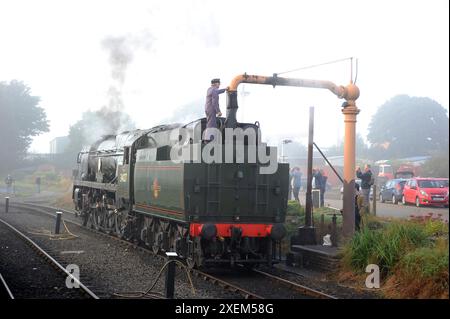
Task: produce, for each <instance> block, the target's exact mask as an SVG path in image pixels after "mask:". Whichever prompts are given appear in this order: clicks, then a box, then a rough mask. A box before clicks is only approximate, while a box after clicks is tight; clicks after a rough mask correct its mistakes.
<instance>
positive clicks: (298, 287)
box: [253, 269, 338, 299]
mask: <svg viewBox="0 0 450 319" xmlns="http://www.w3.org/2000/svg"><path fill="white" fill-rule="evenodd" d="M253 271H254V272H256V273H258V274H260V275H262V276H265V277H267V278H270V279H271V280H274V281H278V282H280V283H282V284H283V285H285V286H288V287H289V288H291V289H293V290H296V291H298V292H300V293H303V294H305V295H307V296H311V297H315V298H319V299H338V298H337V297H335V296H332V295H329V294H326V293H324V292H321V291H318V290H315V289H312V288H309V287H306V286H304V285H300V284H298V283H296V282H292V281H290V280H287V279H284V278H281V277H279V276H276V275H272V274H269V273H267V272H265V271H261V270H258V269H253Z"/></svg>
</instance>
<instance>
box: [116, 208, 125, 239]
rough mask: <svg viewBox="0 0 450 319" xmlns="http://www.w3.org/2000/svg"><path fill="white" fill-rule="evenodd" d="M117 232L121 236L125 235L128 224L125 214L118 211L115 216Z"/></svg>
mask: <svg viewBox="0 0 450 319" xmlns="http://www.w3.org/2000/svg"><path fill="white" fill-rule="evenodd" d="M114 226H115V233H116V235H117V236H118V237H119V238H124V237H125V228H126V226H127V218H126V216H125V215H124V214H122V213H118V214H116V215H115V216H114Z"/></svg>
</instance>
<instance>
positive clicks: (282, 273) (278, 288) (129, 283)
mask: <svg viewBox="0 0 450 319" xmlns="http://www.w3.org/2000/svg"><path fill="white" fill-rule="evenodd" d="M41 204H45V203H43V202H42V203H41ZM1 209H2V208H1V206H0V211H1ZM20 211H21V212H22V214H23V212H24V211H25V210H24V209H20ZM12 215H13V214H12ZM28 215H35V216H36V217H34V218H35V219H36V218H37V219H42V218H43V216H42V215H41V214H39V213H33V212H28ZM64 218H65V219H68V220H73V221H75V222H77V223H80V222H81V221H80V219H79V218H76V217H75V216H74V215H73V214H68V213H65V214H64ZM44 219H45V220H48V221H47V222H46V225H49V226H48V227H50V228H48V229H53V227H54V220H51V219H50V218H44ZM49 221H50V223H49ZM74 227H75V226H72V225H70V224H69V228H70V230H71V231H72V232H74V231H73V228H74ZM76 229H77V231H76V234H77V235H80V234H79V233H81V234H82V235H85V236H87V238H89V239H84V240H85V241H84V242H85V244H84V242H83V243H80V244H79V245H78V246H74V248H73V249H70V250H84V249H80V248H76V247H84V246H83V245H86V246H87V247H91V246H93V247H91V248H90V249H92V250H93V251H96V252H97V254H107V256H108V257H107V258H103V259H102V261H100V262H98V263H97V262H95V263H97V266H95V265H94V264H95V263H92V265H90V263H89V261H88V260H85V259H86V258H84V259H83V257H85V256H83V255H85V254H86V252H83V253H79V254H78V256H74V257H77V258H78V259H80V260H82V262H83V264H84V263H86V262H88V267H86V270H84V271H86V272H87V273H90V271H93V274H94V275H93V276H90V277H89V279H90V281H93V285H94V286H95V287H100V288H101V289H102V290H104V291H106V292H107V293H106V296H107V297H111V291H113V292H126V291H136V290H143V289H145V288H146V287H149V286H150V284H151V283H153V281H154V280H155V278H156V276H157V274H158V272H159V270H160V268H161V267H162V266H163V264H164V261H163V260H161V259H160V258H158V257H156V256H152V255H151V254H148V253H144V252H142V251H141V250H140V249H135V248H132V247H130V246H128V245H126V244H123V243H121V242H119V241H115V240H112V239H110V238H106V237H104V236H99V235H96V234H94V233H92V232H91V231H89V230H86V229H83V228H80V227H76ZM83 238H84V237H83V236H81V237H80V238H79V239H76V240H69V241H68V242H76V241H81V240H83ZM91 238H92V239H91ZM91 241H92V242H95V243H96V244H95V245H94V244H93V243H92V242H91ZM68 250H69V249H68ZM117 250H118V251H117ZM114 251H115V252H114ZM120 254H122V256H120ZM130 254H131V255H133V256H134V257H133V258H130V257H129V255H130ZM136 255H137V256H136ZM66 257H67V256H66ZM121 258H125V259H126V260H127V261H128V260H130V262H128V263H127V261H125V262H124V261H120V260H118V259H121ZM78 259H77V260H78ZM135 259H137V260H138V261H136V260H135ZM106 260H107V262H108V264H110V263H113V266H111V267H110V266H107V265H106V264H105V263H106ZM114 260H118V261H117V262H114ZM103 265H104V266H103ZM103 269H110V271H111V275H112V274H114V271H120V273H121V274H122V273H124V274H126V277H124V278H118V279H117V280H118V282H114V276H113V275H112V276H110V275H109V274H107V273H106V271H104V270H103ZM121 269H122V270H121ZM139 269H140V270H141V271H139ZM259 269H261V270H262V271H265V272H268V273H271V274H273V275H276V276H279V277H281V278H283V279H286V280H290V281H293V282H295V283H298V284H301V285H305V286H307V287H310V288H312V289H316V290H318V291H320V292H324V293H327V294H330V295H333V296H336V297H338V298H364V299H366V298H369V299H370V298H379V297H378V295H377V294H376V293H374V292H372V291H367V290H364V289H353V288H349V287H344V286H341V285H339V284H338V283H337V282H335V281H334V280H330V277H329V276H328V275H327V274H326V273H323V272H318V271H312V270H307V269H300V268H292V267H287V266H285V265H284V264H278V265H276V266H275V267H274V268H268V267H265V266H261V267H260V268H259ZM124 270H125V272H124ZM82 272H83V270H82ZM205 272H208V273H210V274H212V275H213V276H217V277H218V278H220V279H222V280H225V281H227V282H230V283H234V284H235V285H237V286H239V287H242V288H244V289H246V290H248V291H250V292H253V293H255V294H258V295H260V296H262V297H265V298H274V299H279V298H282V299H297V298H299V299H301V298H309V297H306V296H304V295H302V294H301V293H299V292H296V291H292V290H290V289H288V288H287V287H286V286H285V285H283V284H280V283H277V282H276V281H273V280H271V279H268V278H266V277H264V276H262V275H260V274H257V273H251V272H248V271H244V270H242V269H235V270H229V269H219V270H205ZM98 273H100V275H97V274H98ZM82 276H83V274H82ZM121 276H122V275H121ZM136 276H137V277H136ZM97 277H98V278H105V277H106V278H105V280H111V282H109V283H102V284H99V283H98V281H99V280H98V279H96V280H91V278H97ZM111 277H112V279H111ZM117 277H118V276H117ZM162 277H163V278H161V279H160V281H159V282H158V284H157V285H156V287H155V289H154V291H157V292H160V293H162V292H163V291H164V275H163V276H162ZM139 278H140V279H141V280H139ZM192 280H193V281H194V286H195V288H196V290H197V291H196V295H193V294H192V292H191V289H190V285H189V283H188V281H187V280H186V275H185V273H184V271H183V270H182V269H177V282H176V285H175V287H176V288H175V289H176V298H241V296H240V295H238V294H234V293H231V292H226V291H224V290H223V289H222V288H219V287H217V286H215V285H213V284H211V283H208V282H205V281H203V280H201V279H198V278H197V277H195V276H194V277H193V278H192ZM123 281H124V283H123V284H122V283H121V282H123ZM134 282H137V283H134ZM104 287H106V289H105V288H104ZM117 287H125V288H120V290H117V289H118V288H117ZM132 287H135V288H132ZM139 287H144V288H139ZM268 287H270V289H268ZM94 291H95V290H94ZM108 294H109V295H108Z"/></svg>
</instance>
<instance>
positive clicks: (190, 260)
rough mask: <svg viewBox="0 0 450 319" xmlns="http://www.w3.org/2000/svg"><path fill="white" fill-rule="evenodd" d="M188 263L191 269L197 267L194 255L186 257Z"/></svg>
mask: <svg viewBox="0 0 450 319" xmlns="http://www.w3.org/2000/svg"><path fill="white" fill-rule="evenodd" d="M186 265H187V266H188V268H189V269H193V268H194V267H195V261H194V259H193V258H192V257H188V258H186Z"/></svg>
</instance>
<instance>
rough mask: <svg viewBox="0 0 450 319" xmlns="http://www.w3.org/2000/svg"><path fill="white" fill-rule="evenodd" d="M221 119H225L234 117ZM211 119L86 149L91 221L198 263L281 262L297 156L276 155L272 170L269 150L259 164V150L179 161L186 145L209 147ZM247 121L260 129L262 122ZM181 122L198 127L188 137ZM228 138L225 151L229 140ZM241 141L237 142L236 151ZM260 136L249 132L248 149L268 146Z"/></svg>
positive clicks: (78, 174) (77, 189)
mask: <svg viewBox="0 0 450 319" xmlns="http://www.w3.org/2000/svg"><path fill="white" fill-rule="evenodd" d="M218 125H219V127H223V125H224V118H218ZM205 126H206V119H205V118H203V119H200V120H197V121H194V122H192V123H189V124H187V125H179V124H173V125H162V126H157V127H154V128H151V129H149V130H135V131H131V132H124V133H121V134H119V135H110V136H104V137H103V138H102V139H100V140H99V141H97V142H96V143H94V144H93V145H92V146H90V148H89V149H85V150H83V151H82V152H80V153H79V155H78V160H77V162H78V168H77V170H75V172H74V183H73V200H74V204H75V208H76V210H77V211H78V212H79V214H80V216H81V218H82V219H83V225H85V226H87V227H92V228H95V229H98V230H101V231H105V232H110V233H113V234H116V235H117V236H120V237H122V238H125V239H128V240H135V241H139V242H140V243H142V244H144V245H146V246H148V247H150V248H151V249H153V251H154V252H155V253H157V252H159V251H175V252H176V253H177V254H178V255H179V256H180V257H181V258H184V259H185V260H186V262H187V264H188V265H189V266H190V267H194V266H197V267H200V266H213V265H217V264H218V263H222V264H234V263H241V264H246V265H249V266H253V265H256V264H259V263H268V264H272V263H275V262H277V261H279V259H280V257H281V252H280V246H281V245H280V242H281V239H282V238H283V237H284V235H285V228H284V225H283V223H284V220H285V213H286V207H287V197H288V179H289V167H288V164H283V163H276V164H277V165H278V167H277V169H276V171H275V173H272V174H262V173H261V167H263V166H264V165H263V164H262V163H261V161H260V160H259V158H258V159H257V160H256V163H252V162H251V161H250V160H249V159H250V158H251V157H250V155H248V156H247V155H246V156H243V157H242V158H241V159H240V160H239V159H237V156H236V155H233V161H232V162H231V163H229V162H228V163H227V162H226V161H225V162H224V161H222V162H221V161H218V162H216V163H210V162H206V161H205V160H204V159H200V160H199V159H194V158H193V156H192V155H191V156H190V157H189V158H185V159H183V160H178V161H174V160H172V159H171V153H173V151H174V148H175V147H176V146H177V145H178V146H180V148H179V150H190V151H192V152H191V154H194V149H195V150H199V152H200V153H199V154H201V152H202V151H203V150H204V148H205V147H208V144H203V143H202V140H201V136H202V134H203V131H204V130H205ZM237 127H239V128H242V129H247V130H254V132H255V133H256V134H259V125H257V124H246V123H238V124H237ZM180 129H184V130H185V131H187V132H189V133H190V135H189V136H190V137H189V138H188V139H187V140H184V141H183V140H182V137H181V136H180V135H178V134H179V132H180ZM173 136H176V137H177V138H178V140H177V139H175V140H174V139H173ZM218 142H219V144H218V145H216V146H217V150H220V151H221V153H222V152H223V154H224V153H225V152H226V146H227V143H226V142H225V139H223V140H222V141H220V140H218ZM237 144H238V142H237V141H233V142H232V143H231V149H233V150H234V151H235V153H236V149H237V147H238V146H239V145H237ZM255 144H260V143H259V142H258V141H251V140H250V139H248V138H247V139H244V140H243V142H242V143H241V145H240V146H241V147H242V148H241V150H242V149H244V150H245V151H246V152H245V153H244V154H247V151H248V150H249V149H253V148H252V146H253V147H255V146H259V147H266V146H262V145H255ZM228 146H230V145H228ZM214 153H215V151H214ZM223 154H222V155H220V156H222V159H224V155H223ZM216 159H217V157H216Z"/></svg>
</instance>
